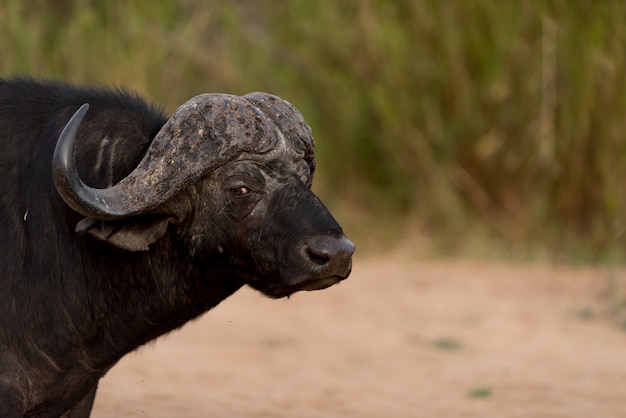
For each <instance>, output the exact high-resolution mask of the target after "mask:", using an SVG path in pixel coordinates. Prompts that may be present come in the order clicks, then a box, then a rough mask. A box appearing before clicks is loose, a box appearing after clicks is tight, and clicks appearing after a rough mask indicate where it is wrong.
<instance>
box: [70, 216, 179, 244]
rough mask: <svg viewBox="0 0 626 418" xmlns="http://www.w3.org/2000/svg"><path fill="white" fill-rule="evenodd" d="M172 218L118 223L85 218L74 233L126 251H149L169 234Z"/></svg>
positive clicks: (141, 219)
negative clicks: (151, 245)
mask: <svg viewBox="0 0 626 418" xmlns="http://www.w3.org/2000/svg"><path fill="white" fill-rule="evenodd" d="M171 221H173V218H171V217H163V216H143V217H142V216H136V217H133V218H130V219H123V220H116V221H98V220H96V219H92V218H85V219H83V220H82V221H80V222H78V224H76V228H75V229H74V231H75V232H76V233H77V234H79V235H88V236H90V237H92V238H95V239H96V240H98V241H101V242H106V243H107V244H109V245H111V246H113V247H116V248H119V249H121V250H126V251H132V252H136V251H148V249H149V248H148V246H149V245H150V244H154V243H155V242H157V241H158V240H159V239H160V238H161V237H163V235H165V233H166V232H167V226H168V225H169V223H170V222H171Z"/></svg>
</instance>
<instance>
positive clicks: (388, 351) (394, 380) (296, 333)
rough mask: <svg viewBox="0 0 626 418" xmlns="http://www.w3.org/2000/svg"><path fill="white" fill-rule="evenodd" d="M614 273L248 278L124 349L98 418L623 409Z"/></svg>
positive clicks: (624, 378) (613, 412)
mask: <svg viewBox="0 0 626 418" xmlns="http://www.w3.org/2000/svg"><path fill="white" fill-rule="evenodd" d="M620 283H621V284H620ZM619 286H626V270H619V269H610V270H609V269H587V268H564V267H553V266H529V265H506V264H485V263H477V262H468V261H406V260H393V259H386V260H372V261H370V260H359V259H357V260H356V263H355V268H354V272H353V275H352V276H351V277H350V278H349V279H348V280H347V281H346V282H344V283H341V284H340V285H338V286H334V287H332V288H330V289H327V290H324V291H321V292H309V293H300V294H296V295H294V296H293V297H292V298H291V299H289V300H278V301H277V300H269V299H266V298H264V297H263V296H261V295H260V294H258V293H256V292H254V291H252V290H247V289H246V290H243V291H240V292H238V293H237V294H236V295H234V296H233V297H231V298H230V299H228V300H226V301H225V302H224V303H223V304H222V305H220V306H218V307H217V308H216V309H214V310H213V311H211V312H210V313H208V314H207V315H205V316H204V317H203V318H202V319H201V320H200V321H198V322H196V323H193V324H189V325H187V326H186V327H185V328H183V329H182V330H181V331H178V332H175V333H172V334H170V335H169V336H167V337H166V338H162V339H160V340H158V341H157V342H156V343H155V344H151V345H149V346H147V347H145V348H142V349H141V350H140V351H139V352H137V353H133V354H131V355H129V356H127V357H126V358H125V359H124V360H123V361H122V362H121V363H120V364H119V365H117V366H116V367H114V368H113V369H112V371H111V372H110V373H109V374H108V375H107V376H106V377H105V378H104V379H103V381H102V382H101V384H100V389H99V393H98V396H97V399H96V405H95V407H94V412H93V417H95V418H108V417H143V416H146V417H157V418H158V417H172V416H176V417H207V416H216V417H372V418H374V417H376V418H378V417H524V418H528V417H553V418H554V417H585V418H588V417H590V416H595V417H602V418H610V417H625V416H626V330H625V329H624V328H622V327H620V324H619V322H618V321H617V320H616V319H615V318H616V312H615V310H617V309H619V304H615V303H614V302H615V292H616V289H618V290H619ZM617 314H619V312H617Z"/></svg>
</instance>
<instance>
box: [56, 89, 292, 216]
mask: <svg viewBox="0 0 626 418" xmlns="http://www.w3.org/2000/svg"><path fill="white" fill-rule="evenodd" d="M87 109H88V105H83V106H81V107H80V108H79V109H78V110H77V111H76V113H75V114H74V116H72V118H71V119H70V121H69V122H68V123H67V125H66V126H65V128H64V129H63V132H62V133H61V136H60V137H59V141H58V143H57V145H56V149H55V152H54V158H53V164H52V173H53V179H54V184H55V186H56V188H57V191H58V192H59V194H60V195H61V197H62V198H63V200H64V201H65V202H66V203H67V204H68V205H69V206H71V207H72V208H73V209H74V210H76V211H77V212H79V213H81V214H83V215H85V216H88V217H92V218H94V219H101V220H108V219H120V218H127V217H130V216H133V215H137V214H141V213H147V212H150V211H152V210H154V209H155V208H157V207H158V206H159V205H161V204H162V203H163V202H165V201H167V200H168V199H170V198H171V197H172V196H174V195H175V194H176V193H178V192H179V191H181V190H182V189H184V188H185V187H187V186H188V185H189V184H191V183H192V182H194V181H196V180H197V179H199V178H201V177H203V176H205V175H206V174H207V173H209V172H211V171H212V170H214V169H215V168H217V167H220V166H222V165H224V164H226V163H227V162H229V161H232V160H234V159H235V158H237V156H239V155H240V154H242V153H250V154H265V153H267V152H269V151H270V150H272V149H273V148H274V147H276V146H277V145H278V144H279V143H280V141H279V140H278V132H277V129H276V126H275V125H274V124H273V123H272V122H271V121H270V120H269V119H268V117H267V116H266V115H265V114H264V113H263V112H261V111H260V110H259V109H258V108H256V107H255V106H253V105H252V104H251V103H250V102H248V101H247V100H245V99H243V98H241V97H238V96H231V95H226V94H203V95H200V96H196V97H194V98H192V99H190V100H189V101H187V102H186V103H185V104H183V105H182V106H181V107H179V108H178V109H177V110H176V112H174V114H173V115H172V117H171V118H170V119H169V120H168V121H167V122H166V123H165V125H163V127H162V128H161V130H160V131H159V133H158V134H157V135H156V137H155V138H154V140H153V141H152V143H151V145H150V148H149V149H148V151H147V153H146V155H145V156H144V158H143V159H142V160H141V162H140V163H139V165H138V166H137V167H136V168H135V169H134V170H133V172H132V173H130V174H129V175H128V176H127V177H126V178H124V179H122V180H121V181H120V182H119V183H117V184H115V185H113V186H112V187H110V188H107V189H95V188H92V187H89V186H87V185H85V184H84V183H83V182H82V181H81V179H80V177H79V175H78V173H77V171H76V167H75V165H74V161H73V157H72V155H73V148H74V142H75V139H76V134H77V132H78V128H79V126H80V124H81V121H82V119H83V117H84V116H85V113H86V112H87Z"/></svg>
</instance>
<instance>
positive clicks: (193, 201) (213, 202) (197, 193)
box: [53, 93, 354, 297]
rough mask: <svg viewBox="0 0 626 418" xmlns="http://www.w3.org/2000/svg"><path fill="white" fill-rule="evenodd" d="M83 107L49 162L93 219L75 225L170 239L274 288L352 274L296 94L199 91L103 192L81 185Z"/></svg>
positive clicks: (193, 258) (283, 291) (215, 268)
mask: <svg viewBox="0 0 626 418" xmlns="http://www.w3.org/2000/svg"><path fill="white" fill-rule="evenodd" d="M87 110H88V105H86V104H85V105H83V106H82V107H81V108H79V109H78V111H76V113H75V114H74V116H73V117H72V118H71V119H70V121H69V122H68V123H67V125H66V126H65V128H64V129H63V132H62V133H61V136H60V139H59V141H58V143H57V146H56V149H55V154H54V159H53V179H54V183H55V186H56V189H57V191H58V193H59V194H60V195H61V197H62V198H63V200H64V201H65V202H66V203H67V205H69V206H70V207H71V208H73V209H74V210H75V211H77V212H79V213H81V214H82V215H84V216H86V218H85V219H83V220H82V221H81V222H79V223H78V225H77V226H76V230H77V231H78V232H80V233H84V234H88V235H89V236H91V237H94V238H96V239H98V240H101V241H106V242H107V243H109V244H111V245H113V246H115V247H118V248H120V249H122V250H124V251H149V250H150V248H149V245H152V244H155V243H157V242H158V241H160V240H162V239H165V238H164V237H166V236H167V237H168V239H172V240H175V243H174V245H176V248H178V249H180V248H183V250H184V252H186V254H187V255H188V260H189V264H191V265H193V266H194V268H196V269H198V270H201V271H203V272H205V273H206V274H207V275H213V276H214V275H220V276H224V277H229V278H233V279H236V280H239V281H241V282H242V283H245V284H248V285H250V286H252V287H254V288H256V289H258V290H260V291H262V292H263V293H265V294H266V295H268V296H271V297H282V296H288V295H290V294H292V293H293V292H295V291H298V290H316V289H322V288H325V287H328V286H331V285H332V284H335V283H337V282H339V281H341V280H343V279H345V278H346V277H348V275H349V273H350V269H351V257H352V253H353V252H354V245H353V244H352V243H351V242H350V241H349V240H348V239H347V238H346V237H345V236H344V234H343V232H342V229H341V227H340V226H339V225H338V224H337V222H336V221H335V219H333V217H332V216H331V214H330V213H329V212H328V210H327V209H326V207H325V206H324V205H323V204H322V203H321V202H320V200H319V199H318V198H317V197H316V196H315V195H314V194H313V193H312V192H311V190H310V186H311V182H312V178H313V172H314V171H315V150H314V142H313V137H312V135H311V130H310V128H309V127H308V125H307V124H306V123H305V122H304V120H303V118H302V115H301V114H300V113H299V112H298V110H297V109H296V108H295V107H293V106H292V105H291V104H290V103H288V102H286V101H284V100H282V99H280V98H278V97H276V96H272V95H269V94H265V93H252V94H248V95H246V96H242V97H239V96H232V95H224V94H204V95H200V96H197V97H194V98H192V99H191V100H189V101H188V102H187V103H185V104H183V105H182V106H181V107H179V108H178V110H177V111H176V112H175V113H174V114H173V116H172V117H171V118H170V119H169V120H168V121H167V122H166V123H165V125H164V126H163V127H162V129H161V130H160V132H159V133H158V134H157V135H156V137H155V138H154V139H153V141H152V143H151V145H150V147H149V148H148V150H147V152H146V153H145V155H144V157H143V159H142V160H141V162H140V163H139V164H138V165H137V167H136V168H135V169H134V170H133V171H132V172H131V173H130V174H129V175H128V176H127V177H125V178H124V179H122V180H121V181H119V182H118V183H117V184H114V185H112V186H111V187H109V188H105V189H97V188H92V187H90V186H88V185H86V184H84V183H83V181H82V180H81V178H80V176H79V175H78V173H77V170H76V168H75V164H74V152H73V150H74V143H75V142H76V141H75V139H76V137H77V133H78V131H79V129H80V125H81V121H82V120H83V118H84V116H85V114H86V112H87ZM87 135H88V133H87Z"/></svg>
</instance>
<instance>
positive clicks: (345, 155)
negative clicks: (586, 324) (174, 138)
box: [0, 0, 626, 260]
mask: <svg viewBox="0 0 626 418" xmlns="http://www.w3.org/2000/svg"><path fill="white" fill-rule="evenodd" d="M625 55H626V8H625V7H624V3H623V2H622V1H621V0H620V1H612V0H607V1H601V2H600V1H596V2H592V1H574V2H568V1H558V0H554V1H541V0H538V1H533V2H524V1H520V2H514V1H497V0H493V1H488V0H484V1H480V0H467V1H439V0H396V1H393V0H389V1H387V0H342V1H334V0H318V1H298V0H263V1H244V0H240V1H225V0H214V1H210V2H207V1H201V0H193V1H192V0H186V1H178V2H174V1H167V0H164V1H159V2H151V1H150V2H149V1H135V2H113V1H106V0H91V1H83V0H55V1H43V0H40V1H37V0H7V1H4V2H2V3H0V56H1V57H2V59H1V60H0V75H1V76H9V75H12V74H24V73H26V74H31V75H35V76H39V77H48V78H62V79H66V80H71V81H75V82H80V83H90V84H108V85H110V84H115V85H121V86H125V87H129V88H131V89H134V90H136V91H139V92H140V93H142V94H144V95H145V96H146V97H149V98H151V99H154V100H155V101H157V102H159V103H162V104H163V105H165V107H166V108H167V110H168V111H174V110H175V109H176V107H177V106H178V105H180V104H182V103H183V102H185V101H186V100H187V99H189V98H190V97H192V96H194V95H196V94H199V93H204V92H229V93H234V94H244V93H247V92H249V91H255V90H262V91H268V92H272V93H275V94H278V95H280V96H281V97H283V98H285V99H287V100H289V101H291V102H292V103H294V104H295V105H296V106H297V107H298V108H299V109H300V110H301V111H302V113H303V114H304V116H305V118H306V119H307V121H308V122H309V124H310V125H311V126H312V128H313V132H314V134H315V136H316V139H317V143H318V159H319V170H318V173H319V175H318V177H317V179H316V182H317V185H316V186H315V187H316V189H317V191H318V193H319V194H320V195H322V198H323V199H324V200H326V201H328V202H329V204H330V206H331V207H332V209H333V211H335V212H336V213H337V214H338V217H339V218H340V220H341V221H342V223H344V224H345V225H346V229H347V230H348V232H349V234H351V235H353V236H354V235H355V236H356V237H357V242H358V241H361V242H362V243H363V244H365V245H364V246H365V247H370V248H372V247H377V246H378V245H380V244H381V243H383V244H388V242H389V240H390V239H391V242H393V241H394V240H396V239H402V238H410V237H412V236H416V235H417V236H422V237H426V239H427V241H428V242H431V243H434V247H435V248H438V249H443V250H445V251H455V252H456V251H460V252H463V251H468V250H469V251H472V248H476V243H478V242H482V243H484V244H485V245H484V247H485V248H488V251H495V252H497V253H501V254H509V255H510V254H523V255H535V256H536V255H540V256H545V255H547V256H549V257H557V258H566V259H572V258H573V259H577V260H578V259H585V260H606V259H618V260H623V259H624V255H625V253H624V248H626V247H625V244H626V235H625V233H626V222H625V220H624V214H625V209H626V194H625V193H624V187H623V179H624V178H625V175H626V139H625V138H624V135H625V133H626V112H625V111H626V95H625V87H626V86H625V83H626V77H625V75H624V67H625V65H624V64H625V62H624V61H625Z"/></svg>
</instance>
